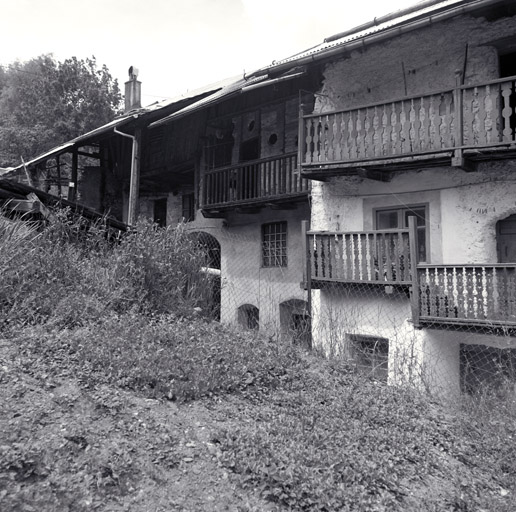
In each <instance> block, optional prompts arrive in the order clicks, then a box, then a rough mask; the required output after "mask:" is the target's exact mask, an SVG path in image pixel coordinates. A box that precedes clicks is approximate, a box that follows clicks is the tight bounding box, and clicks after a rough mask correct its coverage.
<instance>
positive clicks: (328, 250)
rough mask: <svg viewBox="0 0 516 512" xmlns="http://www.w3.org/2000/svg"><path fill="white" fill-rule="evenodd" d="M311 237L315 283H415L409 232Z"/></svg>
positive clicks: (309, 247) (309, 249) (311, 234)
mask: <svg viewBox="0 0 516 512" xmlns="http://www.w3.org/2000/svg"><path fill="white" fill-rule="evenodd" d="M307 235H308V238H307V253H308V258H309V262H310V276H311V279H312V281H337V282H348V283H381V284H385V285H389V284H411V283H412V277H411V265H410V247H409V231H408V229H404V230H396V231H361V232H354V233H350V232H347V233H340V232H332V233H328V232H324V231H321V232H317V231H310V232H308V234H307Z"/></svg>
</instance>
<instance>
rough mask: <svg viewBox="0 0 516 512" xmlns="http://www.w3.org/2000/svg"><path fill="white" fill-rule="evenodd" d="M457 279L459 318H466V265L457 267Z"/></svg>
mask: <svg viewBox="0 0 516 512" xmlns="http://www.w3.org/2000/svg"><path fill="white" fill-rule="evenodd" d="M455 278H456V280H457V318H466V297H465V295H464V267H456V268H455Z"/></svg>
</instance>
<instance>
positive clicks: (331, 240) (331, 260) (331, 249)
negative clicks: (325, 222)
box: [327, 235, 336, 279]
mask: <svg viewBox="0 0 516 512" xmlns="http://www.w3.org/2000/svg"><path fill="white" fill-rule="evenodd" d="M327 243H328V277H329V278H330V279H333V278H334V277H335V268H336V261H335V256H336V255H335V249H336V248H335V237H334V236H332V235H328V236H327Z"/></svg>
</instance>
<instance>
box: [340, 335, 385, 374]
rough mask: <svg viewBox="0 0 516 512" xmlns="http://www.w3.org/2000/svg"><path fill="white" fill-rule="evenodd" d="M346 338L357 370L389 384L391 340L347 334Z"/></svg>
mask: <svg viewBox="0 0 516 512" xmlns="http://www.w3.org/2000/svg"><path fill="white" fill-rule="evenodd" d="M346 337H347V339H348V340H349V341H350V344H351V346H350V348H351V356H352V358H353V359H354V360H355V362H356V365H357V368H358V369H360V370H365V371H366V372H368V373H370V374H371V375H372V376H373V377H375V378H377V379H378V380H381V381H384V382H387V376H388V362H389V340H388V339H387V338H381V337H378V336H368V335H365V334H347V335H346Z"/></svg>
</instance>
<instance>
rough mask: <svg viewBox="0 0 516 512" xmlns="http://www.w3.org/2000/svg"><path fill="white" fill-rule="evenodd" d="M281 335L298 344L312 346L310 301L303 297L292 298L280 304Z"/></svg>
mask: <svg viewBox="0 0 516 512" xmlns="http://www.w3.org/2000/svg"><path fill="white" fill-rule="evenodd" d="M280 327H281V335H282V337H284V338H286V339H290V340H291V341H292V342H293V343H295V344H297V345H302V346H304V347H307V348H309V347H311V345H312V331H311V324H310V315H309V314H308V303H307V302H306V301H304V300H301V299H291V300H287V301H285V302H282V303H281V304H280Z"/></svg>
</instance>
